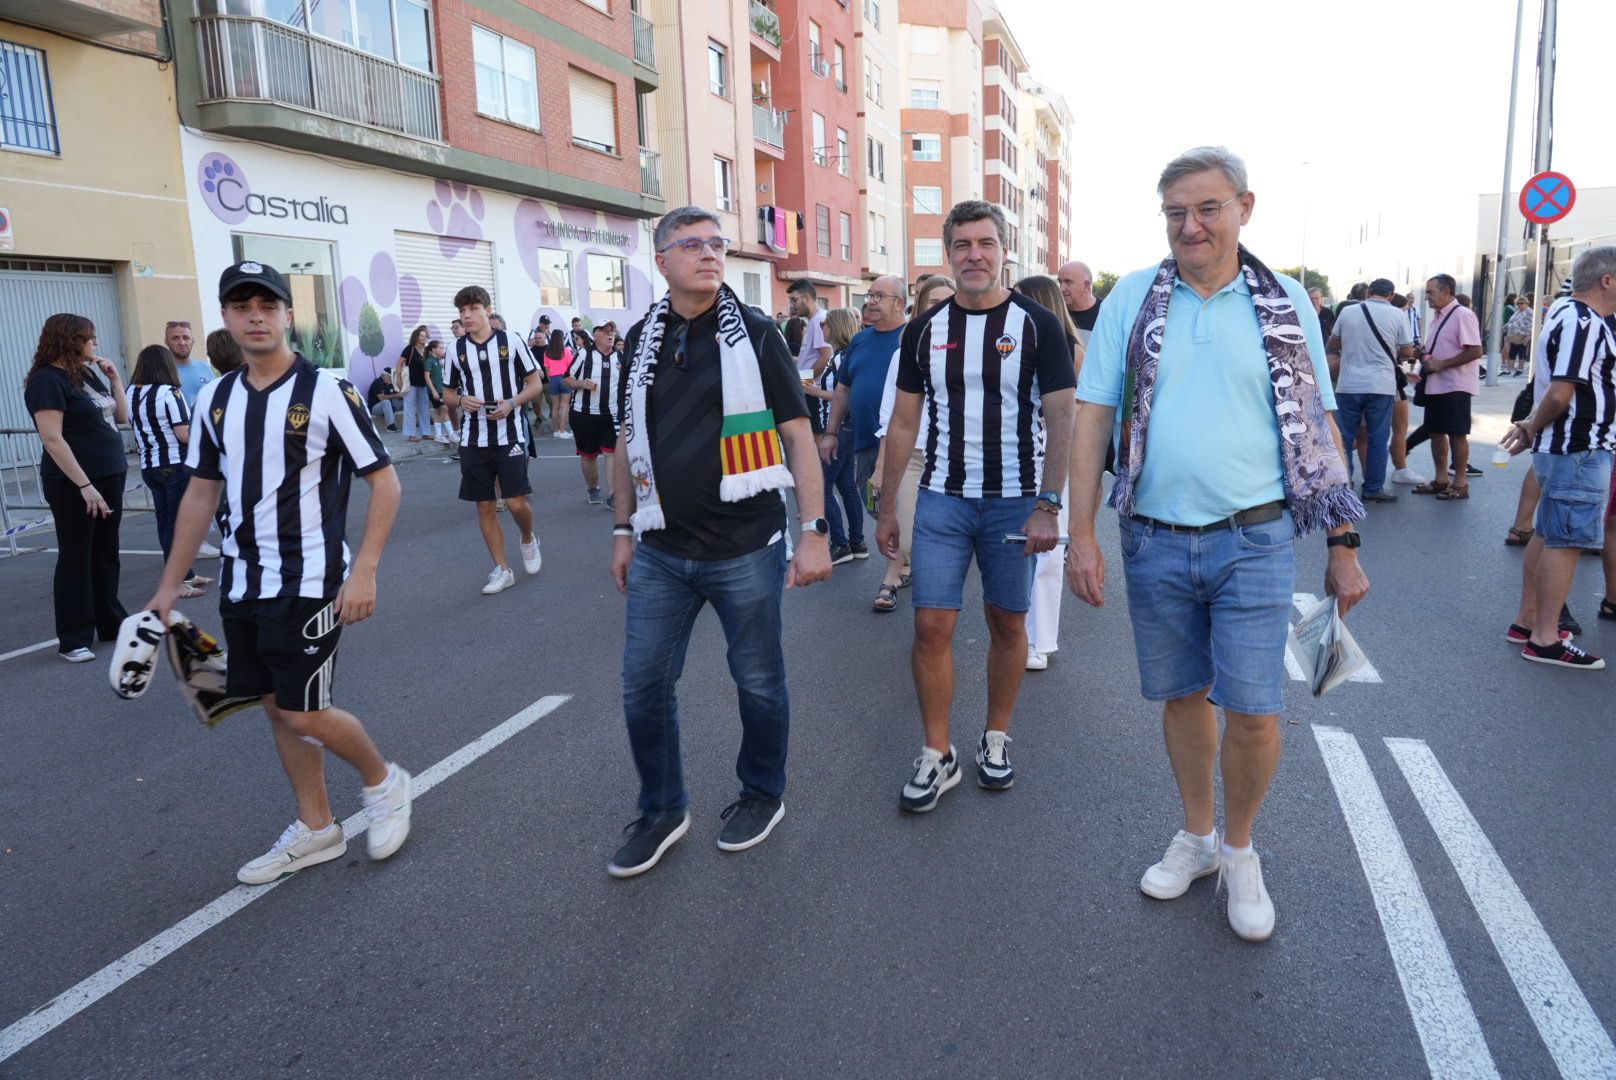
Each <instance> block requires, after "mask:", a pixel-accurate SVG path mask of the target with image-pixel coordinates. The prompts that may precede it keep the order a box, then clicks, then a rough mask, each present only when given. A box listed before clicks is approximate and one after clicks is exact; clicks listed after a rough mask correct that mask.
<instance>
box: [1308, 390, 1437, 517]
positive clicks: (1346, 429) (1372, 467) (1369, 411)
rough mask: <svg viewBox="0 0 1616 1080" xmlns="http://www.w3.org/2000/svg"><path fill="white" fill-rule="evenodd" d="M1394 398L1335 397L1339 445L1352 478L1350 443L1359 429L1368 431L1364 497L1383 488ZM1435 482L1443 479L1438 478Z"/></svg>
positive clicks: (1347, 395)
mask: <svg viewBox="0 0 1616 1080" xmlns="http://www.w3.org/2000/svg"><path fill="white" fill-rule="evenodd" d="M1396 400H1397V397H1396V395H1395V394H1337V395H1336V396H1335V407H1336V414H1335V418H1336V422H1337V424H1339V425H1340V428H1341V441H1342V442H1343V443H1345V444H1346V449H1347V475H1348V476H1349V477H1350V476H1351V475H1352V463H1353V442H1354V441H1355V440H1356V439H1357V438H1358V425H1359V424H1360V423H1362V424H1363V425H1364V426H1365V427H1367V428H1368V429H1369V460H1368V462H1366V463H1365V465H1364V480H1363V489H1364V494H1366V495H1368V494H1373V493H1374V492H1377V491H1380V490H1381V489H1382V488H1384V487H1385V486H1386V455H1387V453H1388V446H1389V445H1390V440H1391V437H1392V403H1393V402H1394V401H1396ZM1437 479H1438V481H1440V480H1441V479H1442V478H1441V477H1438V478H1437Z"/></svg>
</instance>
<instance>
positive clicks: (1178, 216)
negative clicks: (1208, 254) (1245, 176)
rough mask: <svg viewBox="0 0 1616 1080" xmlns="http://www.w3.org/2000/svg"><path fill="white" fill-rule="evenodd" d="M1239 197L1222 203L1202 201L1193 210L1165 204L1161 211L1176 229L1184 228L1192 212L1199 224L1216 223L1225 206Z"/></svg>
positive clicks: (1169, 223) (1168, 222) (1237, 196)
mask: <svg viewBox="0 0 1616 1080" xmlns="http://www.w3.org/2000/svg"><path fill="white" fill-rule="evenodd" d="M1238 198H1240V196H1239V195H1236V196H1234V197H1233V198H1228V199H1224V200H1223V201H1222V202H1220V203H1213V202H1206V203H1202V204H1201V205H1200V206H1197V207H1196V208H1195V209H1193V210H1185V209H1184V208H1183V207H1181V206H1164V207H1162V208H1161V211H1160V213H1161V216H1162V217H1164V218H1166V219H1167V224H1168V225H1171V226H1172V227H1173V228H1175V229H1182V228H1183V227H1184V222H1186V221H1188V220H1189V217H1190V215H1191V214H1194V215H1195V220H1196V221H1197V222H1198V223H1199V224H1202V225H1215V224H1216V223H1217V220H1218V215H1219V214H1221V213H1223V208H1224V207H1225V206H1228V205H1229V204H1230V203H1232V202H1234V201H1235V200H1236V199H1238Z"/></svg>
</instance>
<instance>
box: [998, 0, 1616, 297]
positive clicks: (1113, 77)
mask: <svg viewBox="0 0 1616 1080" xmlns="http://www.w3.org/2000/svg"><path fill="white" fill-rule="evenodd" d="M997 6H998V8H999V11H1000V12H1001V14H1002V15H1003V17H1004V19H1005V21H1006V22H1007V23H1008V25H1009V26H1010V29H1011V32H1012V33H1013V34H1014V35H1015V37H1016V40H1017V42H1018V43H1019V44H1020V45H1021V48H1022V51H1023V52H1024V53H1025V54H1026V57H1027V60H1028V64H1029V67H1030V68H1031V70H1032V73H1033V74H1034V75H1035V76H1036V77H1037V78H1039V79H1041V80H1043V81H1044V82H1046V83H1048V84H1050V85H1051V86H1052V88H1053V89H1055V90H1057V91H1059V92H1060V93H1061V94H1062V95H1064V97H1065V98H1066V102H1067V105H1068V106H1070V108H1071V110H1072V114H1073V117H1074V134H1075V138H1074V144H1075V145H1074V148H1073V152H1072V218H1073V220H1072V247H1073V255H1074V257H1076V258H1080V259H1083V260H1084V261H1086V262H1087V263H1088V264H1089V265H1090V267H1091V268H1092V269H1093V270H1094V271H1095V273H1096V274H1098V273H1099V272H1100V271H1102V270H1110V271H1113V272H1118V273H1126V272H1127V271H1129V270H1135V269H1138V268H1139V267H1142V266H1147V265H1152V264H1154V263H1155V262H1157V261H1158V260H1159V259H1160V258H1161V257H1162V256H1163V255H1165V254H1166V240H1165V237H1164V233H1163V227H1162V222H1161V218H1160V217H1159V216H1158V214H1157V211H1158V210H1159V208H1160V205H1161V204H1160V199H1159V198H1158V197H1157V195H1156V178H1157V176H1158V175H1159V174H1160V172H1161V168H1162V166H1163V165H1165V164H1166V163H1167V161H1169V160H1170V159H1171V158H1172V157H1173V156H1174V155H1176V154H1178V153H1179V152H1181V151H1183V150H1186V149H1188V148H1190V147H1193V146H1198V145H1205V144H1219V143H1221V144H1222V145H1225V146H1227V147H1228V148H1229V149H1231V150H1233V151H1234V152H1235V153H1236V154H1238V155H1240V156H1241V157H1242V158H1244V159H1245V161H1246V165H1247V169H1248V173H1249V181H1250V186H1251V190H1252V191H1254V192H1256V194H1257V202H1256V208H1255V210H1254V212H1253V215H1252V220H1251V223H1250V224H1249V225H1248V226H1247V227H1246V229H1245V230H1244V232H1243V234H1242V239H1243V240H1244V241H1245V243H1246V244H1247V245H1248V246H1249V247H1250V248H1251V250H1252V251H1253V252H1254V253H1255V254H1257V255H1258V257H1260V258H1261V259H1263V260H1264V261H1265V262H1267V263H1268V264H1269V265H1270V266H1274V267H1282V266H1295V265H1297V264H1298V263H1299V262H1301V261H1303V259H1304V258H1305V260H1306V262H1307V264H1308V265H1309V266H1313V267H1315V268H1318V269H1322V270H1323V271H1324V272H1325V273H1327V274H1330V275H1331V284H1332V288H1333V291H1335V292H1337V293H1338V294H1340V293H1344V292H1345V288H1346V285H1347V284H1350V282H1342V281H1341V278H1342V277H1350V276H1352V275H1354V274H1355V272H1356V271H1358V270H1359V269H1361V267H1360V266H1359V263H1360V261H1361V259H1362V250H1361V249H1360V250H1358V251H1354V249H1353V247H1352V243H1351V241H1352V238H1354V237H1355V236H1363V235H1366V234H1374V235H1378V238H1379V243H1380V245H1381V246H1380V247H1379V248H1377V249H1375V250H1376V254H1377V255H1378V256H1379V257H1380V259H1382V260H1383V261H1386V262H1388V263H1392V264H1395V265H1388V266H1386V267H1384V268H1377V270H1376V271H1375V272H1374V273H1370V274H1369V275H1368V276H1378V274H1379V273H1384V274H1386V276H1389V277H1392V278H1393V280H1395V281H1397V282H1398V283H1399V284H1400V285H1401V284H1404V283H1405V282H1408V281H1411V280H1417V279H1418V278H1416V275H1418V276H1419V277H1420V278H1422V277H1423V276H1424V274H1425V273H1427V272H1431V273H1434V272H1436V270H1439V269H1446V270H1449V271H1450V272H1457V271H1459V270H1465V271H1467V272H1468V270H1469V268H1470V256H1471V253H1472V252H1473V250H1474V247H1475V237H1476V231H1477V226H1476V221H1477V205H1476V196H1477V195H1479V194H1481V193H1483V192H1493V193H1496V192H1497V191H1498V190H1499V188H1500V183H1501V181H1502V180H1503V169H1504V146H1505V133H1506V127H1507V120H1508V116H1507V114H1508V112H1509V109H1508V105H1509V78H1510V49H1511V46H1512V45H1513V43H1514V33H1515V12H1516V3H1515V0H1462V2H1446V3H1437V2H1434V0H1403V2H1400V3H1394V4H1361V5H1349V6H1338V5H1325V4H1320V3H1316V2H1314V0H1241V2H1238V3H1230V2H1227V0H1223V2H1214V3H1206V2H1205V0H1202V2H1195V0H1134V2H1123V3H1117V2H1113V0H1103V2H1102V0H997ZM1525 10H1526V19H1525V27H1524V29H1523V32H1522V36H1521V72H1520V80H1521V86H1520V95H1519V105H1518V121H1517V125H1516V136H1515V154H1514V168H1513V173H1512V177H1511V182H1510V187H1511V191H1512V192H1518V191H1519V189H1520V186H1521V185H1522V183H1524V181H1525V180H1526V179H1527V178H1528V177H1529V176H1530V174H1531V163H1532V119H1533V110H1534V100H1535V98H1534V87H1535V83H1536V78H1537V74H1536V71H1537V68H1536V50H1537V42H1538V27H1539V20H1540V17H1541V10H1542V3H1541V0H1526V9H1525ZM1613 41H1616V3H1612V2H1611V0H1562V2H1561V3H1560V4H1559V33H1558V36H1557V44H1558V69H1557V74H1556V81H1555V92H1554V106H1555V122H1554V133H1555V138H1554V154H1553V158H1552V161H1551V163H1550V164H1551V166H1552V167H1553V168H1555V169H1556V170H1558V171H1560V172H1563V173H1565V174H1567V175H1568V176H1570V177H1571V179H1572V180H1573V182H1575V183H1576V184H1577V186H1578V187H1579V188H1584V187H1611V186H1616V147H1613V145H1612V143H1613V139H1612V135H1613V133H1616V112H1613V109H1612V103H1613V102H1616V98H1613V96H1612V93H1611V84H1610V67H1609V48H1610V43H1611V42H1613ZM1509 201H1510V203H1511V205H1512V206H1513V203H1514V198H1513V196H1512V197H1511V199H1510V200H1509ZM1573 214H1575V211H1573ZM1574 223H1575V218H1574V217H1573V218H1570V219H1568V220H1567V222H1566V223H1565V224H1566V225H1567V226H1570V225H1573V224H1574ZM1521 227H1522V224H1521V222H1520V220H1519V218H1518V216H1517V217H1516V218H1515V221H1514V223H1513V224H1512V226H1511V230H1510V233H1511V236H1512V237H1513V238H1514V241H1513V242H1514V243H1516V244H1517V245H1518V244H1520V243H1521V241H1520V236H1521ZM1495 229H1496V225H1494V226H1492V227H1490V228H1489V235H1492V234H1493V232H1494V231H1495ZM1398 271H1401V273H1399V272H1398Z"/></svg>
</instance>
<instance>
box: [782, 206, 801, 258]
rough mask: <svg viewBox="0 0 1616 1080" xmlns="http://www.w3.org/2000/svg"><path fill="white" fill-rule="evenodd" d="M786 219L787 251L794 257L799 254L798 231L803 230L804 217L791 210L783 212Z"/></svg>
mask: <svg viewBox="0 0 1616 1080" xmlns="http://www.w3.org/2000/svg"><path fill="white" fill-rule="evenodd" d="M782 214H783V216H784V217H785V219H786V251H788V252H790V253H791V254H792V255H795V254H797V231H798V230H799V229H801V228H802V215H801V214H794V213H792V212H791V211H789V210H786V211H782Z"/></svg>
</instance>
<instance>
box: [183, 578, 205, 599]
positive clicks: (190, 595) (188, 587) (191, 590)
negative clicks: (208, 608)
mask: <svg viewBox="0 0 1616 1080" xmlns="http://www.w3.org/2000/svg"><path fill="white" fill-rule="evenodd" d="M206 595H207V593H205V592H203V591H202V590H201V589H199V588H197V587H196V586H195V585H192V584H191V583H190V582H185V583H183V584H181V585H180V599H181V600H194V599H196V598H197V597H198V596H206Z"/></svg>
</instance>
